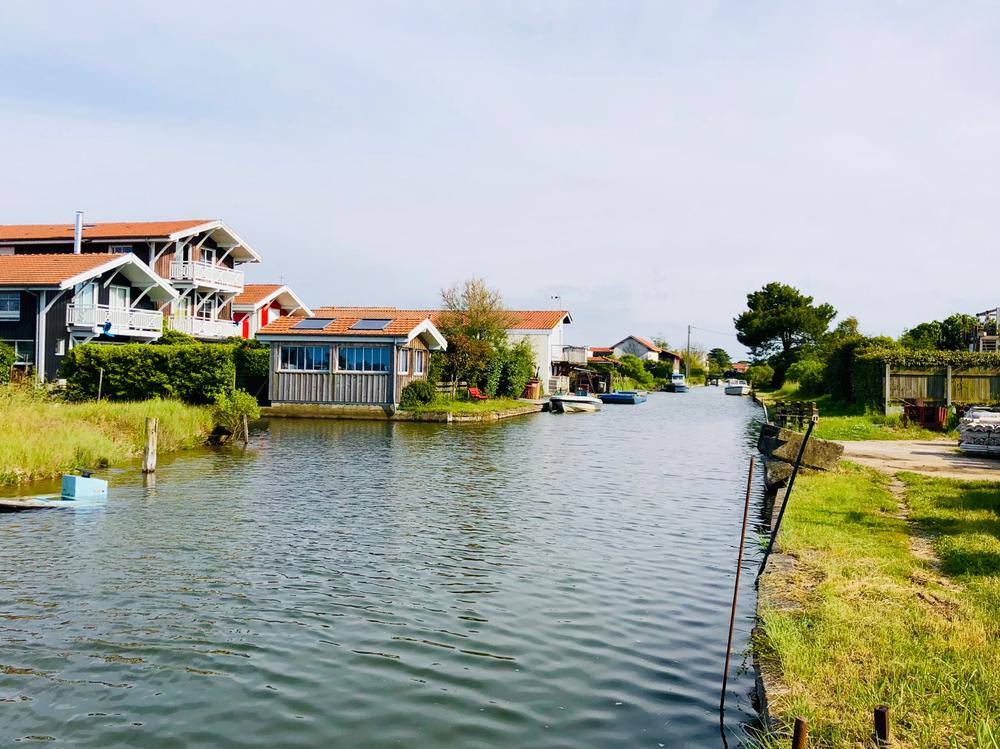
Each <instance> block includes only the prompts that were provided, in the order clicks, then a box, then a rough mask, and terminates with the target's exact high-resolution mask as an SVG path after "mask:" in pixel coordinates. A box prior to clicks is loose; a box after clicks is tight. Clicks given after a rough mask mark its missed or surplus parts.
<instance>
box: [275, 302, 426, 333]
mask: <svg viewBox="0 0 1000 749" xmlns="http://www.w3.org/2000/svg"><path fill="white" fill-rule="evenodd" d="M332 309H333V308H330V307H320V308H318V309H316V310H314V312H315V314H316V317H314V318H312V319H313V321H316V320H322V319H323V318H331V319H332V322H331V323H330V324H329V325H327V326H326V327H324V328H321V329H312V328H307V329H295V326H296V325H298V324H299V323H300V322H302V321H303V320H305V319H307V318H305V317H300V316H298V315H289V316H287V317H281V318H278V319H277V320H275V321H274V322H272V323H268V324H267V325H266V326H264V327H263V328H261V330H260V335H321V336H322V335H337V336H345V335H349V336H367V337H372V336H376V337H377V336H405V335H408V334H409V333H410V332H411V331H412V330H413V329H414V328H415V327H417V326H418V325H420V323H422V322H424V320H427V319H428V316H427V315H419V314H415V313H414V312H413V311H409V310H407V311H401V310H387V309H385V308H382V309H375V310H370V309H365V308H357V307H356V308H353V310H352V311H350V312H345V311H344V308H339V311H338V312H337V314H333V313H332V311H331V310H332ZM368 313H370V314H368ZM366 319H375V320H389V324H388V325H386V326H385V328H384V329H382V330H351V326H352V325H354V324H355V323H356V322H358V321H359V320H366Z"/></svg>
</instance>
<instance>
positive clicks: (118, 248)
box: [108, 244, 132, 255]
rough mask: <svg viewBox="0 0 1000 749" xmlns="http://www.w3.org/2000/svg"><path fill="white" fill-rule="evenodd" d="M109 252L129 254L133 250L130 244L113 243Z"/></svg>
mask: <svg viewBox="0 0 1000 749" xmlns="http://www.w3.org/2000/svg"><path fill="white" fill-rule="evenodd" d="M108 252H110V253H111V254H112V255H127V254H129V253H130V252H132V245H130V244H113V245H110V246H109V247H108Z"/></svg>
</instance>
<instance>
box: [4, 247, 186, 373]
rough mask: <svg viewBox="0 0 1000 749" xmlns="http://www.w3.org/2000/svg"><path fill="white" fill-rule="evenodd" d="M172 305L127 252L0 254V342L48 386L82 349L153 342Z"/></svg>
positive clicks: (169, 293)
mask: <svg viewBox="0 0 1000 749" xmlns="http://www.w3.org/2000/svg"><path fill="white" fill-rule="evenodd" d="M176 298H177V292H176V291H175V290H174V289H173V288H172V287H171V286H170V285H169V284H167V283H166V282H165V281H164V280H163V279H161V278H160V277H159V276H157V275H156V274H155V273H154V272H153V271H152V269H151V268H150V267H149V266H148V265H146V264H145V263H144V262H142V261H141V260H140V259H139V258H138V257H136V256H135V255H134V254H132V253H126V254H113V255H109V254H80V255H74V254H72V253H70V254H67V255H63V254H39V255H29V254H16V255H14V254H8V255H0V341H3V342H4V343H7V344H9V345H11V346H13V347H14V351H15V352H16V354H17V362H16V364H15V366H18V367H23V368H25V369H31V370H32V371H33V372H34V373H35V375H36V377H37V378H38V379H39V380H51V379H55V378H56V376H57V375H58V371H59V365H60V364H61V363H62V360H63V357H64V356H65V355H66V352H68V351H69V350H71V349H72V348H73V347H74V346H78V345H80V344H82V343H88V342H91V341H96V342H103V343H113V342H119V343H120V342H142V341H150V340H153V339H154V338H159V337H160V336H161V335H162V334H163V317H164V316H163V312H162V311H161V310H162V309H163V308H164V307H166V306H167V305H169V304H170V303H171V302H173V301H174V300H175V299H176Z"/></svg>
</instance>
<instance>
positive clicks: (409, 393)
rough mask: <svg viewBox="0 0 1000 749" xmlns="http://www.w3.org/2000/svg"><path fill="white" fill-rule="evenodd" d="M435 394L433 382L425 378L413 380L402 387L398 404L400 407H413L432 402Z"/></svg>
mask: <svg viewBox="0 0 1000 749" xmlns="http://www.w3.org/2000/svg"><path fill="white" fill-rule="evenodd" d="M436 396H437V391H436V389H435V387H434V385H433V384H431V383H430V382H428V381H427V380H414V381H413V382H411V383H410V384H409V385H407V386H406V387H404V388H403V392H402V393H401V394H400V396H399V405H400V408H415V407H416V406H421V405H427V404H428V403H432V402H433V401H434V398H435V397H436Z"/></svg>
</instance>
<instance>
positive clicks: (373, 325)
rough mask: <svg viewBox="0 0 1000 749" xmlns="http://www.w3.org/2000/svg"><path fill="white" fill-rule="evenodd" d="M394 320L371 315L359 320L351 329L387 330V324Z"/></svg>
mask: <svg viewBox="0 0 1000 749" xmlns="http://www.w3.org/2000/svg"><path fill="white" fill-rule="evenodd" d="M390 322H392V320H376V319H374V318H371V317H366V318H365V319H364V320H358V321H357V322H356V323H354V325H352V326H351V330H385V326H386V325H388V324H389V323H390Z"/></svg>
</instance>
